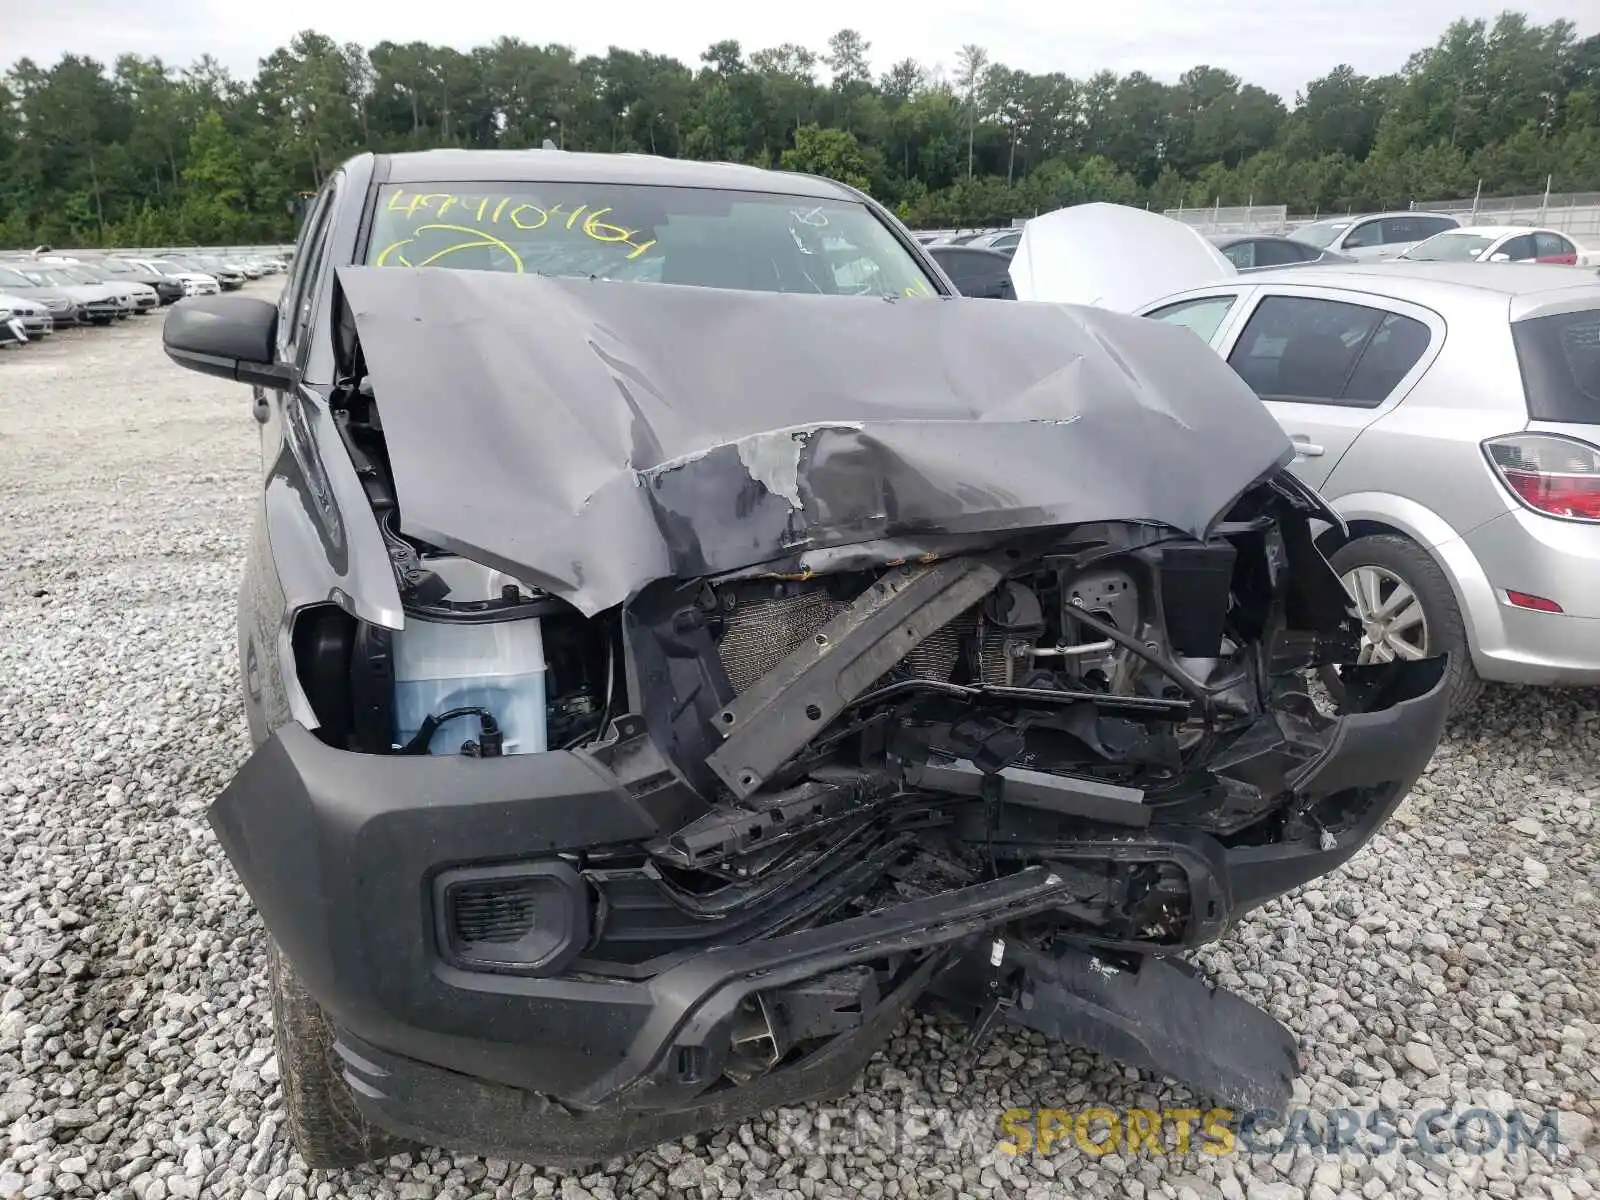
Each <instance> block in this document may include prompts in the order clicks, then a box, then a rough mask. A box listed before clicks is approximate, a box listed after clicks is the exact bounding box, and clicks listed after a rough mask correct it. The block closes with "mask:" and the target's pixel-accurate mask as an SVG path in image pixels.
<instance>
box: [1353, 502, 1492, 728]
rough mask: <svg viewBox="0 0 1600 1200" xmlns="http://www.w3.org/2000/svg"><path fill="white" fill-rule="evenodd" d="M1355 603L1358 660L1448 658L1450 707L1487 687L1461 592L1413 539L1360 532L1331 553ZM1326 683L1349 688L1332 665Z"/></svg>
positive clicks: (1454, 710) (1459, 706)
mask: <svg viewBox="0 0 1600 1200" xmlns="http://www.w3.org/2000/svg"><path fill="white" fill-rule="evenodd" d="M1328 563H1329V565H1331V566H1332V567H1333V569H1334V570H1335V571H1337V572H1338V574H1339V578H1340V580H1341V581H1342V582H1343V583H1344V586H1345V590H1346V591H1347V592H1349V593H1350V597H1351V599H1352V600H1353V601H1354V602H1355V607H1356V614H1357V616H1358V617H1359V618H1360V621H1361V653H1360V657H1359V658H1358V659H1357V661H1358V662H1360V663H1384V662H1393V661H1395V660H1396V659H1408V660H1409V659H1418V658H1428V657H1430V656H1432V655H1435V654H1448V655H1449V656H1450V670H1449V673H1448V674H1447V675H1446V688H1447V690H1448V694H1449V697H1450V713H1451V715H1452V716H1454V715H1457V714H1459V713H1461V712H1462V711H1464V710H1465V709H1467V708H1468V707H1470V706H1471V705H1472V702H1473V701H1474V700H1476V699H1477V698H1478V694H1479V693H1480V692H1481V691H1482V690H1483V681H1482V680H1481V679H1479V678H1478V673H1477V672H1476V671H1474V670H1473V668H1472V652H1471V648H1470V647H1469V645H1468V642H1467V630H1466V624H1465V622H1464V621H1462V619H1461V609H1460V606H1459V605H1457V604H1456V596H1455V590H1454V589H1453V588H1452V587H1451V586H1450V581H1449V579H1447V578H1446V577H1445V574H1444V571H1443V570H1441V569H1440V567H1439V564H1438V563H1436V562H1435V561H1434V560H1433V557H1432V556H1431V555H1430V554H1429V553H1428V552H1427V551H1426V550H1424V549H1423V548H1422V547H1421V546H1419V545H1417V544H1416V543H1415V542H1413V541H1411V540H1410V539H1409V538H1404V537H1399V536H1397V535H1395V534H1388V533H1380V534H1372V535H1370V536H1368V537H1361V538H1355V539H1354V540H1352V541H1350V542H1348V543H1346V544H1345V545H1343V546H1341V547H1339V549H1338V550H1336V551H1334V553H1333V555H1332V556H1331V557H1330V558H1329V559H1328ZM1322 682H1323V683H1324V684H1325V685H1326V686H1327V688H1328V691H1329V692H1331V693H1332V694H1333V696H1334V698H1335V699H1337V700H1340V701H1342V700H1343V699H1344V687H1343V684H1342V682H1341V681H1340V679H1339V677H1338V673H1337V672H1336V671H1335V670H1334V668H1332V667H1324V668H1323V669H1322Z"/></svg>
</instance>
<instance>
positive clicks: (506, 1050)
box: [211, 660, 1445, 1161]
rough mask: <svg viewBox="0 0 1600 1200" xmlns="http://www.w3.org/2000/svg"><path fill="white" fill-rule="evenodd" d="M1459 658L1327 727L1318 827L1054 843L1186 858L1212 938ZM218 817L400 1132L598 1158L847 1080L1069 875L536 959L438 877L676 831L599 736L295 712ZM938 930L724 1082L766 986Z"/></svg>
mask: <svg viewBox="0 0 1600 1200" xmlns="http://www.w3.org/2000/svg"><path fill="white" fill-rule="evenodd" d="M1442 675H1443V672H1442V667H1441V665H1440V664H1439V662H1438V661H1437V660H1434V661H1430V662H1427V663H1417V664H1405V665H1404V666H1403V667H1402V668H1401V669H1398V670H1392V671H1386V672H1385V673H1384V674H1383V676H1382V681H1383V682H1382V684H1381V686H1379V685H1374V687H1372V688H1370V689H1367V692H1366V694H1365V703H1366V706H1367V707H1369V708H1370V709H1371V711H1369V712H1356V713H1355V714H1353V715H1351V716H1348V717H1346V718H1345V719H1344V720H1343V721H1342V722H1341V724H1340V726H1339V727H1338V729H1337V731H1336V733H1335V735H1334V737H1333V739H1332V741H1331V742H1330V745H1329V749H1328V751H1327V752H1326V753H1325V754H1324V755H1323V756H1322V757H1321V758H1320V759H1319V760H1318V761H1317V762H1315V763H1314V764H1312V765H1311V766H1310V767H1308V768H1306V769H1305V770H1304V771H1303V772H1302V775H1301V777H1300V778H1297V779H1293V780H1291V781H1290V782H1291V783H1292V785H1293V786H1294V788H1295V791H1296V794H1297V796H1299V797H1300V802H1301V807H1302V809H1303V810H1304V811H1305V813H1306V814H1308V815H1309V816H1310V817H1311V818H1312V820H1311V823H1310V825H1309V826H1308V828H1311V829H1315V830H1316V831H1317V832H1316V833H1314V834H1309V835H1307V834H1305V833H1304V831H1302V833H1301V835H1299V836H1297V837H1295V838H1293V839H1290V840H1279V841H1271V842H1268V843H1266V844H1260V845H1235V846H1226V845H1224V844H1222V843H1220V842H1218V841H1217V840H1216V839H1214V838H1211V837H1208V836H1206V835H1204V834H1200V833H1197V832H1192V831H1191V832H1185V831H1181V830H1175V829H1170V828H1163V827H1161V826H1160V825H1153V826H1152V827H1151V828H1150V830H1149V831H1148V833H1147V835H1145V836H1141V837H1138V838H1135V839H1132V840H1130V839H1128V838H1127V837H1125V836H1124V837H1122V838H1120V839H1119V840H1117V841H1114V842H1108V843H1106V845H1105V847H1098V846H1097V845H1095V844H1092V843H1089V844H1080V843H1072V844H1069V845H1068V846H1064V847H1062V853H1060V854H1057V855H1053V856H1051V857H1054V858H1058V859H1059V860H1060V861H1062V862H1070V861H1073V860H1076V859H1079V858H1083V857H1093V856H1095V855H1096V854H1102V855H1104V854H1108V853H1112V852H1114V855H1115V856H1116V857H1120V858H1121V859H1122V860H1123V861H1127V860H1128V856H1130V855H1133V856H1138V855H1143V856H1147V857H1149V858H1161V859H1166V860H1169V861H1172V860H1175V861H1179V862H1181V863H1182V864H1183V865H1184V867H1185V869H1186V871H1188V873H1189V877H1190V880H1191V884H1192V887H1193V891H1194V903H1193V905H1192V916H1193V920H1192V926H1193V928H1192V932H1191V937H1190V939H1189V940H1190V941H1204V940H1207V938H1209V937H1214V936H1216V935H1217V934H1218V933H1220V932H1221V931H1222V930H1223V929H1224V928H1225V927H1226V925H1227V923H1228V922H1229V921H1230V920H1232V919H1233V918H1235V917H1237V916H1238V915H1239V914H1241V913H1242V912H1244V911H1247V910H1248V909H1249V908H1252V907H1255V906H1256V905H1258V904H1260V903H1262V902H1263V901H1265V900H1266V899H1269V898H1271V897H1273V896H1276V895H1279V894H1281V893H1283V892H1284V891H1287V890H1289V889H1291V888H1293V887H1295V886H1297V885H1299V884H1301V883H1304V882H1306V881H1307V880H1310V879H1313V878H1315V877H1317V876H1319V875H1322V874H1324V873H1326V872H1327V871H1330V870H1333V869H1334V868H1335V867H1337V866H1338V865H1340V864H1341V863H1343V862H1344V861H1345V860H1346V859H1348V858H1349V857H1350V856H1351V855H1352V854H1354V853H1355V851H1356V850H1357V849H1358V848H1359V847H1360V846H1361V845H1362V844H1363V843H1364V842H1365V841H1366V840H1367V839H1368V838H1370V837H1371V836H1372V834H1373V832H1374V831H1375V830H1376V829H1377V828H1378V827H1379V825H1381V824H1382V822H1383V821H1384V820H1385V819H1387V817H1388V816H1389V814H1390V813H1391V812H1392V811H1393V809H1394V807H1395V805H1396V804H1398V803H1399V801H1400V799H1401V798H1402V797H1403V796H1404V794H1405V792H1406V791H1407V790H1408V789H1409V787H1410V786H1411V784H1412V783H1413V782H1414V780H1415V778H1416V776H1417V775H1418V774H1420V772H1421V771H1422V769H1423V767H1424V766H1425V765H1426V763H1427V761H1428V758H1429V757H1430V756H1431V754H1432V751H1433V747H1434V746H1435V744H1436V742H1437V740H1438V736H1439V732H1440V729H1441V728H1442V725H1443V721H1444V715H1445V713H1444V709H1445V697H1444V694H1443V682H1442ZM1353 692H1355V693H1360V692H1361V689H1360V688H1354V689H1353ZM1360 706H1361V702H1360V701H1358V702H1357V707H1360ZM211 820H212V824H213V826H214V828H215V829H216V831H217V834H218V836H219V838H220V839H221V841H222V843H223V845H224V847H225V849H226V850H227V853H228V856H229V858H230V859H231V860H232V862H233V864H234V866H235V868H236V870H237V871H238V873H239V875H240V877H241V878H242V880H243V881H244V884H245V886H246V888H247V889H248V891H249V892H250V895H251V898H252V899H253V900H254V901H255V903H256V906H257V908H258V909H259V910H260V912H261V915H262V917H263V920H264V921H265V923H266V925H267V927H268V929H269V930H270V931H271V932H272V935H273V936H274V938H275V939H276V940H277V942H278V944H279V946H280V947H281V949H282V951H283V953H284V954H285V955H286V956H287V958H288V959H289V961H290V962H291V963H293V965H294V967H295V970H296V972H297V974H298V975H299V976H300V978H301V979H302V980H303V981H304V983H305V985H306V987H307V988H308V990H309V991H310V992H311V994H312V995H313V996H315V997H316V999H317V1000H318V1002H319V1003H320V1004H321V1005H323V1007H324V1008H326V1009H327V1010H328V1012H329V1013H330V1015H331V1016H332V1018H333V1020H334V1022H335V1025H336V1027H337V1030H338V1035H339V1036H338V1041H339V1052H340V1054H341V1055H342V1056H343V1059H344V1063H345V1074H346V1078H347V1080H348V1081H349V1083H350V1084H351V1086H352V1089H353V1091H354V1092H355V1095H356V1098H357V1102H358V1103H359V1104H360V1105H361V1107H362V1108H363V1109H364V1110H365V1111H367V1112H368V1114H369V1115H370V1116H371V1117H372V1118H373V1119H374V1120H376V1121H377V1122H378V1123H380V1124H382V1125H385V1126H387V1127H389V1128H392V1129H395V1130H397V1131H399V1132H402V1133H408V1134H412V1135H415V1136H419V1137H423V1138H426V1139H432V1140H436V1141H444V1142H448V1143H449V1144H452V1145H459V1146H464V1147H468V1148H473V1149H479V1150H483V1151H487V1152H493V1153H497V1154H502V1153H505V1154H521V1155H524V1156H528V1157H540V1158H546V1159H549V1160H551V1161H561V1160H571V1161H579V1160H582V1161H594V1160H595V1159H597V1158H603V1157H606V1156H608V1155H610V1154H614V1153H621V1152H623V1151H624V1150H626V1149H629V1148H633V1147H637V1146H643V1145H649V1144H652V1143H653V1142H654V1141H659V1140H660V1139H661V1138H663V1137H672V1136H675V1135H677V1134H680V1133H683V1132H688V1131H690V1130H693V1129H699V1128H705V1127H708V1126H711V1125H716V1124H720V1123H724V1122H726V1121H730V1120H736V1119H739V1118H740V1117H742V1116H745V1115H749V1114H752V1113H755V1112H759V1111H761V1110H762V1109H764V1108H770V1107H772V1106H774V1105H776V1104H780V1103H792V1102H795V1101H797V1100H800V1099H804V1098H807V1097H812V1096H820V1095H824V1094H828V1093H837V1092H838V1091H842V1090H844V1089H845V1088H846V1087H848V1085H849V1082H850V1080H851V1078H853V1076H854V1074H855V1072H856V1071H857V1070H858V1069H859V1068H860V1066H861V1064H862V1063H863V1062H864V1061H865V1059H866V1058H867V1057H868V1056H869V1055H870V1054H871V1052H872V1050H873V1049H874V1048H875V1047H876V1046H877V1044H878V1043H879V1042H880V1041H881V1039H882V1038H883V1037H884V1036H886V1034H887V1032H888V1030H889V1028H890V1027H891V1026H892V1025H893V1023H894V1021H895V1020H896V1019H897V1017H898V1015H899V1013H900V1012H901V1011H902V1010H903V1009H904V1007H905V1006H906V1005H907V1004H909V1003H910V1002H911V1001H912V1000H914V999H915V998H916V996H917V994H918V993H920V991H921V990H922V988H923V987H924V986H926V984H927V981H928V978H929V977H930V975H931V974H934V973H936V972H937V971H938V970H939V969H940V968H941V967H942V965H943V964H944V963H945V962H946V961H947V959H948V958H949V957H951V956H953V955H954V954H955V953H956V952H957V951H958V950H960V949H963V948H965V947H968V946H970V945H971V942H972V939H973V938H974V937H975V936H977V935H980V934H982V933H983V932H984V931H986V930H991V929H997V928H1001V927H1004V926H1006V925H1008V924H1010V923H1011V922H1014V921H1016V920H1018V919H1019V918H1021V917H1025V916H1030V915H1034V914H1038V913H1042V912H1045V911H1047V910H1049V909H1051V908H1053V907H1055V906H1057V905H1059V904H1061V903H1063V902H1064V901H1066V900H1068V899H1070V897H1069V896H1068V895H1067V893H1066V884H1064V883H1063V882H1062V880H1061V879H1060V878H1059V877H1058V876H1057V875H1056V873H1055V872H1054V871H1052V870H1051V868H1050V867H1048V866H1040V867H1034V868H1030V869H1028V870H1024V871H1021V872H1018V873H1016V874H1013V875H1010V876H1007V877H1004V878H1002V879H999V880H995V881H991V882H987V883H982V884H977V885H974V886H971V887H966V888H961V889H957V890H955V891H949V892H945V893H942V894H940V895H937V896H934V897H932V898H929V899H926V900H920V901H916V902H913V903H909V904H903V905H899V906H896V907H894V908H890V909H887V910H882V911H880V912H877V913H874V914H871V915H869V916H861V917H855V918H852V919H849V920H845V921H838V922H835V923H833V924H828V925H823V926H819V927H816V928H811V929H804V930H801V931H800V932H796V933H790V934H786V935H783V936H779V937H772V938H768V939H765V940H758V941H755V942H751V943H747V944H744V945H735V946H718V947H715V948H710V949H704V950H701V951H700V952H698V953H694V954H692V955H690V956H689V957H687V958H684V959H683V960H682V961H680V962H678V963H677V965H674V966H672V967H670V968H668V969H666V970H663V971H661V972H660V973H658V974H656V975H654V976H653V977H650V978H642V979H629V978H602V977H598V976H595V975H592V974H586V975H575V974H573V973H571V972H569V973H567V974H565V975H557V976H554V977H547V978H532V977H527V976H519V975H509V974H493V973H486V972H481V971H468V970H463V969H460V968H459V967H457V966H453V965H451V964H450V962H449V961H447V957H446V956H445V955H443V954H442V953H441V950H440V947H439V945H438V941H439V937H438V935H437V933H436V928H437V925H436V921H435V916H434V913H433V911H432V907H433V903H434V900H433V895H434V883H435V880H436V878H437V877H438V875H439V873H440V872H441V871H444V870H447V869H449V868H452V867H456V866H459V865H462V864H471V863H481V862H493V861H498V862H505V861H508V860H517V859H529V860H532V859H540V858H544V859H548V858H550V857H551V856H553V855H557V854H560V853H562V852H564V851H576V850H586V851H591V852H593V851H597V850H599V851H603V850H604V849H605V848H607V847H624V846H638V845H639V844H642V843H644V842H646V841H648V840H650V839H651V838H653V837H656V836H658V835H659V834H661V833H662V832H665V831H663V830H660V829H658V828H657V827H656V823H655V822H654V821H653V820H652V819H651V817H650V816H649V814H648V813H647V811H646V810H645V809H644V808H642V807H641V806H640V805H639V804H638V803H636V802H635V801H634V800H633V799H632V798H631V797H630V796H629V794H628V792H627V791H626V790H625V789H624V787H623V786H622V785H621V784H620V783H619V782H618V780H617V779H616V778H615V777H614V776H613V775H611V773H610V772H609V771H608V770H606V769H605V768H604V767H602V766H601V765H599V764H598V763H597V762H595V761H594V760H593V759H591V758H588V757H586V756H584V755H581V754H572V753H566V752H553V753H548V754H540V755H527V756H512V757H506V758H499V759H467V758H447V757H437V758H435V757H420V758H419V757H411V756H375V755H357V754H350V753H346V752H344V751H339V750H335V749H332V748H330V747H328V746H326V745H324V744H323V743H322V742H320V741H318V740H317V739H316V738H315V737H314V736H313V735H312V734H310V733H309V732H308V731H306V730H305V729H303V728H301V727H299V726H288V727H286V728H284V729H282V730H280V731H279V732H278V733H277V734H276V735H274V736H273V737H272V738H271V739H270V740H268V741H267V742H266V743H265V744H263V745H262V746H261V748H260V749H259V750H258V751H257V752H256V753H255V755H253V756H252V757H251V759H250V760H249V761H248V762H247V763H246V764H245V766H244V767H243V768H242V769H241V771H240V772H239V774H238V776H237V777H236V778H235V779H234V781H233V782H232V783H231V784H230V785H229V786H228V788H227V789H226V790H225V791H224V793H223V794H222V796H221V797H219V799H218V800H217V802H216V803H215V804H214V805H213V807H212V810H211ZM1064 873H1065V874H1068V875H1072V876H1077V875H1078V873H1077V872H1064ZM915 951H934V953H931V954H929V955H927V957H926V958H925V959H924V960H922V962H921V966H920V967H919V968H917V969H916V970H915V971H914V972H913V973H912V974H911V975H910V976H909V977H906V978H901V979H900V980H899V982H898V983H897V985H896V987H895V989H894V990H893V991H891V992H890V993H889V994H887V995H885V996H883V997H882V999H881V1000H878V999H876V998H875V1000H874V1006H873V1007H872V1008H871V1009H870V1011H863V1012H862V1013H861V1016H860V1021H859V1025H858V1026H857V1027H855V1028H853V1029H851V1030H849V1031H847V1032H842V1033H840V1034H839V1035H838V1036H836V1037H834V1038H833V1039H832V1040H831V1041H830V1042H828V1043H827V1044H826V1045H825V1046H824V1047H823V1048H822V1049H821V1050H818V1051H815V1052H813V1053H811V1054H810V1055H809V1056H808V1057H805V1058H802V1059H801V1060H800V1061H799V1062H797V1063H794V1064H793V1065H786V1066H783V1067H780V1068H777V1069H775V1070H773V1071H772V1073H770V1074H768V1075H766V1076H764V1077H762V1078H757V1079H755V1080H754V1081H752V1082H749V1083H745V1084H742V1085H739V1086H737V1087H723V1088H722V1089H721V1090H717V1089H716V1088H714V1087H712V1082H713V1081H715V1080H718V1079H719V1078H721V1077H722V1075H723V1073H724V1072H723V1068H724V1066H725V1065H726V1062H727V1058H728V1055H729V1038H730V1027H731V1024H732V1022H733V1020H734V1016H735V1012H736V1010H737V1009H738V1007H739V1005H740V1002H741V1001H742V1000H744V999H745V998H746V997H748V996H750V995H751V994H752V993H754V992H756V991H758V990H760V991H762V992H763V993H765V992H767V991H769V990H770V989H775V988H782V987H784V986H787V985H790V984H793V983H797V982H799V981H803V980H809V979H815V978H816V977H818V976H821V975H824V974H826V973H828V972H833V971H837V970H839V969H840V968H845V967H848V966H850V965H852V964H861V963H868V962H882V961H884V960H886V959H893V958H895V957H896V956H901V961H915V958H914V957H913V958H911V959H906V958H905V957H904V956H905V955H906V954H907V953H908V952H915ZM541 1097H549V1098H554V1099H555V1100H558V1101H559V1102H560V1103H559V1104H551V1103H549V1102H548V1101H547V1100H544V1099H541Z"/></svg>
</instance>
